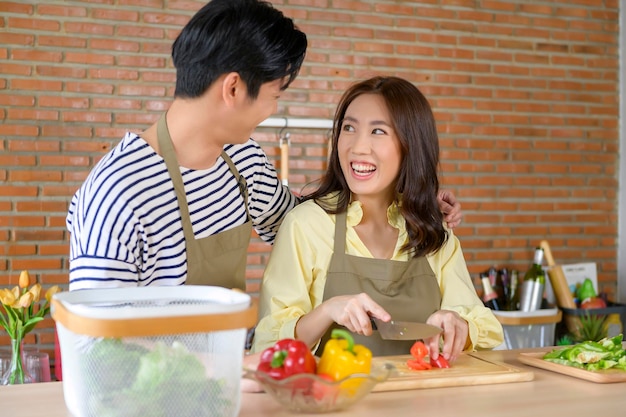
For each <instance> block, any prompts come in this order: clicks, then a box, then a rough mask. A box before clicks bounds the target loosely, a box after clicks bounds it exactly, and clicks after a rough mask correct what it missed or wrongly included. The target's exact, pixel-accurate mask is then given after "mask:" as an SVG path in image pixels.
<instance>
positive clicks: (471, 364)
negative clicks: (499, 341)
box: [373, 353, 535, 392]
mask: <svg viewBox="0 0 626 417" xmlns="http://www.w3.org/2000/svg"><path fill="white" fill-rule="evenodd" d="M408 359H411V355H398V356H379V357H375V358H373V362H374V363H375V364H376V363H377V364H382V363H385V362H388V363H391V364H392V365H393V366H395V368H396V371H395V372H394V375H392V376H391V377H389V379H387V380H386V381H385V382H381V383H379V384H377V385H376V386H375V387H374V389H373V391H374V392H376V391H402V390H410V389H417V388H441V387H459V386H465V385H486V384H503V383H508V382H523V381H532V380H533V378H534V377H535V375H534V373H533V372H532V371H528V370H525V369H520V368H516V367H514V366H511V365H509V364H506V363H504V362H496V361H489V360H485V359H482V358H478V357H475V356H473V355H472V354H471V353H463V354H461V356H460V357H459V359H457V360H456V362H454V364H453V365H452V366H451V367H450V368H447V369H436V368H433V369H429V370H425V371H414V370H412V369H409V367H408V366H407V365H406V361H407V360H408Z"/></svg>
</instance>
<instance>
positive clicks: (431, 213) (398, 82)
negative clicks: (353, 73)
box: [303, 77, 448, 257]
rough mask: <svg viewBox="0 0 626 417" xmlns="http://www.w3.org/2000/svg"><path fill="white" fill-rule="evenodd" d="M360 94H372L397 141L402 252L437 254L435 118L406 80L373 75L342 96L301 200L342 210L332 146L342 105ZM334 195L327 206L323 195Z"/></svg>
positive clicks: (346, 195) (442, 234)
mask: <svg viewBox="0 0 626 417" xmlns="http://www.w3.org/2000/svg"><path fill="white" fill-rule="evenodd" d="M362 94H377V95H379V96H380V97H382V98H383V100H384V101H385V103H386V105H387V109H388V110H389V115H390V117H391V124H392V127H393V129H394V131H395V132H396V135H397V136H398V139H399V141H400V147H401V152H402V165H401V167H400V172H399V174H398V180H397V183H396V195H397V196H398V198H399V199H400V200H401V201H399V206H400V213H401V214H402V216H404V218H405V220H406V229H407V233H408V242H407V243H406V245H405V246H404V247H403V248H402V249H403V250H405V251H407V252H409V253H412V254H413V256H415V257H418V256H423V255H426V254H429V253H433V252H435V251H437V250H438V249H439V248H440V247H441V246H442V245H443V244H444V243H445V241H446V239H447V238H448V234H447V232H446V230H445V229H444V227H443V214H442V213H441V210H440V209H439V204H438V202H437V193H438V192H439V178H438V175H437V174H438V168H439V138H438V136H437V128H436V123H435V117H434V115H433V112H432V110H431V108H430V104H429V103H428V100H426V97H424V95H423V94H422V93H421V92H420V91H419V89H418V88H417V87H415V86H414V85H413V84H411V83H410V82H409V81H407V80H404V79H402V78H398V77H374V78H370V79H368V80H365V81H361V82H359V83H356V84H354V85H353V86H352V87H350V88H349V89H348V90H347V91H346V92H345V93H344V94H343V96H342V98H341V100H340V102H339V105H338V106H337V110H336V112H335V117H334V121H333V130H332V144H331V146H332V149H331V154H330V158H329V162H328V168H327V170H326V173H325V174H324V176H323V177H322V178H321V179H320V180H319V186H318V188H317V189H316V190H315V191H313V192H312V193H310V194H308V195H306V196H305V197H304V198H303V199H304V200H315V202H316V203H317V204H319V205H320V206H321V207H322V208H324V210H326V212H328V213H331V214H336V213H340V212H343V211H345V210H346V209H347V208H348V204H349V203H350V195H351V191H350V189H349V188H348V183H347V182H346V179H345V177H344V175H343V172H342V170H341V166H340V164H339V155H338V153H337V142H338V141H339V134H340V132H341V125H342V123H343V119H344V116H345V113H346V109H347V108H348V106H349V105H350V104H351V103H352V102H353V101H354V99H355V98H357V97H359V96H360V95H362ZM329 193H338V197H339V200H338V203H337V205H336V206H334V205H333V206H332V207H330V206H329V205H328V204H327V203H326V201H325V199H324V197H325V196H327V195H328V194H329Z"/></svg>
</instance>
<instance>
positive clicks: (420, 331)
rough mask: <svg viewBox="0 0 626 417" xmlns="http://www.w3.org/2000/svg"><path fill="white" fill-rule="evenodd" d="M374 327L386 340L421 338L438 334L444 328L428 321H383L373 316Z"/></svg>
mask: <svg viewBox="0 0 626 417" xmlns="http://www.w3.org/2000/svg"><path fill="white" fill-rule="evenodd" d="M372 329H374V330H378V333H380V337H381V338H382V339H385V340H419V339H428V338H429V337H432V336H435V335H438V334H439V333H441V332H442V331H443V329H441V328H439V327H437V326H433V325H430V324H426V323H416V322H410V321H395V320H391V321H388V322H385V321H382V320H380V319H377V318H375V317H372Z"/></svg>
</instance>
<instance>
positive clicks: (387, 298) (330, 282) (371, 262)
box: [317, 212, 441, 356]
mask: <svg viewBox="0 0 626 417" xmlns="http://www.w3.org/2000/svg"><path fill="white" fill-rule="evenodd" d="M346 218H347V215H346V212H343V213H339V214H337V218H336V222H335V243H334V253H333V255H332V257H331V260H330V265H329V268H328V275H327V278H326V286H325V287H324V300H328V299H329V298H332V297H335V296H339V295H347V294H359V293H362V292H364V293H366V294H368V295H369V296H370V297H371V298H372V299H373V300H374V301H375V302H376V303H378V304H379V305H380V306H382V307H383V308H384V309H385V310H386V311H387V312H388V313H389V314H391V318H392V319H393V320H400V321H419V322H425V321H426V319H428V317H429V316H430V315H431V314H432V313H434V312H435V311H437V310H439V308H440V306H441V292H440V289H439V284H438V283H437V279H436V278H435V274H434V273H433V271H432V269H431V267H430V265H429V264H428V261H427V260H426V257H424V256H422V257H419V258H413V257H412V258H411V259H410V260H409V261H406V262H404V261H393V260H388V259H375V258H363V257H360V256H353V255H347V254H346ZM337 327H341V328H343V326H339V325H337V324H336V323H335V324H333V325H332V326H331V327H330V328H329V329H328V330H327V331H326V334H325V335H324V336H323V337H322V341H321V344H320V347H319V349H318V350H317V352H318V355H321V353H322V352H323V350H322V349H323V347H324V345H325V344H326V341H327V340H328V339H329V338H330V333H331V331H332V329H333V328H337ZM352 335H353V336H354V340H355V343H360V344H363V345H365V346H367V347H368V348H370V349H371V350H372V353H373V354H374V355H375V356H382V355H406V354H409V350H410V348H411V346H412V345H413V343H415V340H401V341H399V340H383V339H381V338H380V335H379V334H378V332H377V331H374V334H373V335H372V336H362V335H357V334H354V333H353V334H352Z"/></svg>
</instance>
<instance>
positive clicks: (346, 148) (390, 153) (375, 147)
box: [337, 94, 402, 204]
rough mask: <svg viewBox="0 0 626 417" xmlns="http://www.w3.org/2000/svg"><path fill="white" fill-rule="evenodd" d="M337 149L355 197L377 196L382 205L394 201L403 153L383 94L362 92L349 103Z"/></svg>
mask: <svg viewBox="0 0 626 417" xmlns="http://www.w3.org/2000/svg"><path fill="white" fill-rule="evenodd" d="M337 151H338V155H339V163H340V164H341V169H342V171H343V175H344V176H345V178H346V181H347V183H348V186H349V187H350V190H351V191H352V194H353V199H354V200H361V201H362V200H363V198H368V199H369V198H371V197H376V198H379V199H380V200H381V202H384V203H385V204H390V203H391V202H392V201H393V199H394V197H395V185H396V180H397V178H398V173H399V171H400V164H401V162H402V152H401V147H400V141H399V139H398V137H397V136H396V133H395V131H394V129H393V127H392V124H391V117H389V110H388V109H387V105H386V104H385V101H384V99H383V97H382V96H380V95H377V94H362V95H360V96H358V97H357V98H355V99H354V100H353V101H352V103H350V105H349V106H348V108H347V109H346V113H345V115H344V118H343V121H342V123H341V130H340V133H339V140H338V143H337Z"/></svg>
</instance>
